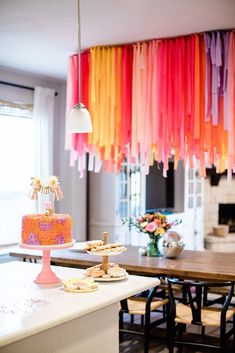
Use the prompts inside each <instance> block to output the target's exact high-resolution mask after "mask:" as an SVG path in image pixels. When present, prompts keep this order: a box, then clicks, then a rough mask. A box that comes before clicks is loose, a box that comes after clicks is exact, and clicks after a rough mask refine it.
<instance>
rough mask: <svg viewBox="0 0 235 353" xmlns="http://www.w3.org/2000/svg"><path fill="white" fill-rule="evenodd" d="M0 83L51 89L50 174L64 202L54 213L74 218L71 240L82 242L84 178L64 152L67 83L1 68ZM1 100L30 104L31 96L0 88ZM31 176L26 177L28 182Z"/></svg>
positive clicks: (84, 217)
mask: <svg viewBox="0 0 235 353" xmlns="http://www.w3.org/2000/svg"><path fill="white" fill-rule="evenodd" d="M0 80H1V81H7V82H12V83H16V84H20V85H25V86H30V87H34V86H41V87H48V88H53V89H55V90H56V91H57V92H58V96H55V109H54V151H53V160H54V163H53V168H54V170H53V174H55V175H57V176H58V177H59V179H60V181H61V186H62V190H63V193H64V198H63V199H62V200H61V201H59V203H58V204H57V205H56V210H57V212H60V213H69V214H71V216H72V218H73V236H74V238H75V239H79V240H85V237H86V176H85V177H84V178H83V179H80V178H79V175H78V172H77V170H76V168H71V167H70V166H69V152H68V151H65V149H64V131H65V104H66V82H65V81H60V80H51V79H48V78H45V77H41V76H36V75H28V74H26V73H23V72H19V71H12V70H8V69H7V68H4V67H0ZM0 99H5V100H12V101H19V102H25V103H32V102H33V92H31V91H28V90H24V89H20V88H13V87H9V86H5V85H0ZM30 177H31V175H29V179H30Z"/></svg>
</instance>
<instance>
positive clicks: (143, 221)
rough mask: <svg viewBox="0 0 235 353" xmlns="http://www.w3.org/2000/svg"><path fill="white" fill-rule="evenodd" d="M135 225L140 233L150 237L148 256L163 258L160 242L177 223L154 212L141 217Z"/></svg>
mask: <svg viewBox="0 0 235 353" xmlns="http://www.w3.org/2000/svg"><path fill="white" fill-rule="evenodd" d="M133 224H134V226H135V227H136V228H138V229H139V231H140V232H143V233H147V234H148V235H149V243H148V246H147V255H148V256H161V253H160V251H159V249H158V240H159V239H160V238H161V236H162V235H163V234H164V233H165V232H166V231H167V230H168V229H170V228H171V227H172V225H174V224H176V221H173V222H171V223H170V222H168V220H167V217H166V216H165V215H164V214H161V213H160V212H154V213H152V214H149V213H146V214H144V215H143V216H139V217H138V218H136V220H135V221H134V222H133Z"/></svg>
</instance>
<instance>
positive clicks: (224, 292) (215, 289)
mask: <svg viewBox="0 0 235 353" xmlns="http://www.w3.org/2000/svg"><path fill="white" fill-rule="evenodd" d="M228 291H229V290H228V287H209V288H208V292H209V293H213V294H218V295H228ZM233 295H235V292H234V293H233Z"/></svg>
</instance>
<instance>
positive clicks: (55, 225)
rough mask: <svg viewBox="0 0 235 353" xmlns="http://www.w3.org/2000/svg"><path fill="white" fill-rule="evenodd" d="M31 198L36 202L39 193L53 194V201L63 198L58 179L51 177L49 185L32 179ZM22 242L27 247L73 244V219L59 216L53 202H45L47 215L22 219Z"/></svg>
mask: <svg viewBox="0 0 235 353" xmlns="http://www.w3.org/2000/svg"><path fill="white" fill-rule="evenodd" d="M31 186H32V189H31V191H30V195H29V196H30V198H31V199H33V200H36V202H37V209H38V193H42V194H50V193H51V194H52V195H53V200H54V199H55V198H56V199H57V200H59V199H60V198H62V191H61V189H60V186H59V181H58V179H57V177H55V176H51V177H50V178H49V182H48V184H47V185H45V186H44V185H43V184H42V182H41V180H40V179H39V178H38V177H35V178H32V183H31ZM21 242H22V244H26V245H40V246H45V245H61V244H66V243H71V242H72V218H71V216H70V215H68V214H57V213H55V212H54V210H53V206H52V203H51V202H45V213H36V214H28V215H24V216H23V217H22V229H21Z"/></svg>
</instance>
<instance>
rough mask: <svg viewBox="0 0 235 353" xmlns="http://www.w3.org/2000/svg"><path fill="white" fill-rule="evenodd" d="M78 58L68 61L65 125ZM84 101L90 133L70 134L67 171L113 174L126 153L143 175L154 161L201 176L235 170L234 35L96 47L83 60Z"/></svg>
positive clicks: (74, 88) (74, 97)
mask: <svg viewBox="0 0 235 353" xmlns="http://www.w3.org/2000/svg"><path fill="white" fill-rule="evenodd" d="M77 80H78V79H77V55H73V56H72V57H70V61H69V70H68V80H67V119H68V115H69V112H70V111H71V109H72V108H73V106H74V104H75V103H77V100H78V82H77ZM81 82H82V101H83V103H84V104H85V105H86V107H87V108H88V110H89V111H90V114H91V118H92V124H93V132H92V133H89V134H70V133H69V132H68V131H67V130H66V149H70V151H71V165H74V163H75V160H78V169H79V171H80V173H81V175H82V174H83V171H84V170H85V168H86V158H85V157H86V154H87V153H88V154H89V163H88V169H89V170H94V171H95V172H98V171H99V170H100V168H101V166H102V164H103V166H104V169H105V170H106V171H109V172H118V171H119V170H120V164H121V163H122V161H123V160H124V158H125V156H127V154H128V153H130V155H131V159H132V161H137V160H140V162H141V164H142V165H143V166H144V167H145V171H146V174H147V173H148V171H149V166H150V165H152V164H153V163H154V160H156V161H158V162H163V165H164V173H165V172H166V171H167V169H168V159H169V158H170V157H172V155H173V156H174V161H175V167H177V163H178V161H179V160H180V159H181V160H189V162H190V165H191V166H193V163H194V161H198V162H199V165H200V173H201V175H202V176H204V175H205V168H206V167H211V166H212V165H215V166H216V167H217V171H218V172H223V171H224V170H225V169H228V177H229V178H231V175H232V171H235V33H234V31H213V32H207V33H204V34H194V35H190V36H184V37H178V38H173V39H161V40H151V41H147V42H140V43H136V44H130V45H124V46H111V47H96V48H92V49H90V50H89V51H86V52H84V53H83V54H82V55H81Z"/></svg>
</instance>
